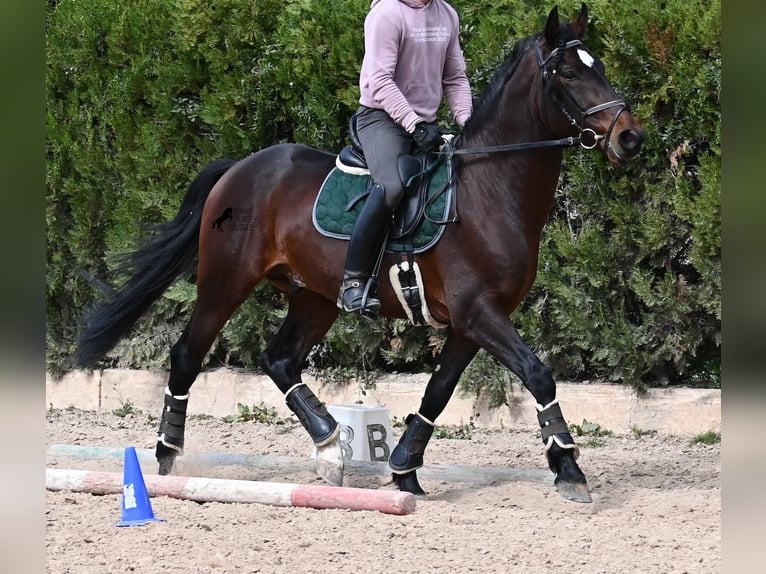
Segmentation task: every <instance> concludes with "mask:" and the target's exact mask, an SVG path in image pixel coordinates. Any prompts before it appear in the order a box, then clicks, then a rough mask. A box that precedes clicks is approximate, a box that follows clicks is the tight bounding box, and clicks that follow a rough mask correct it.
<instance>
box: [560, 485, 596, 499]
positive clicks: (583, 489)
mask: <svg viewBox="0 0 766 574" xmlns="http://www.w3.org/2000/svg"><path fill="white" fill-rule="evenodd" d="M556 490H558V491H559V494H560V495H561V496H562V497H564V498H566V499H567V500H572V501H574V502H593V499H592V498H591V496H590V492H588V485H587V484H583V483H581V482H564V481H563V480H562V481H561V482H557V483H556Z"/></svg>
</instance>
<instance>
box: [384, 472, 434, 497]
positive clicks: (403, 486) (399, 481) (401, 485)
mask: <svg viewBox="0 0 766 574" xmlns="http://www.w3.org/2000/svg"><path fill="white" fill-rule="evenodd" d="M391 478H392V480H393V481H394V484H395V485H396V486H397V488H398V489H399V490H401V491H402V492H411V493H412V494H417V495H424V494H425V493H426V491H425V490H423V489H422V488H421V486H420V483H419V482H418V475H417V474H416V472H415V471H414V470H411V471H410V472H405V473H404V474H396V473H392V474H391Z"/></svg>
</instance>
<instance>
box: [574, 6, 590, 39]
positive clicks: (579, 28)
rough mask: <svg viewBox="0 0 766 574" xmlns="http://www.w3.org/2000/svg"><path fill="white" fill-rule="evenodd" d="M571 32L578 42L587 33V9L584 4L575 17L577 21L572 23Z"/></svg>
mask: <svg viewBox="0 0 766 574" xmlns="http://www.w3.org/2000/svg"><path fill="white" fill-rule="evenodd" d="M572 30H573V31H574V33H575V34H576V35H577V39H578V40H582V39H583V38H584V37H585V33H586V32H587V31H588V7H587V6H586V5H585V2H583V3H582V5H581V6H580V15H579V16H577V20H575V21H574V22H572Z"/></svg>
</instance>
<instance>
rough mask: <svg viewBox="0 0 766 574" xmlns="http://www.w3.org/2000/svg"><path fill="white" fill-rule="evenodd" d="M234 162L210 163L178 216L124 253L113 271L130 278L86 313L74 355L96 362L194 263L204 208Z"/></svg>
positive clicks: (87, 362) (83, 364) (79, 361)
mask: <svg viewBox="0 0 766 574" xmlns="http://www.w3.org/2000/svg"><path fill="white" fill-rule="evenodd" d="M235 163H236V162H235V161H234V160H231V159H219V160H215V161H213V162H211V163H209V164H208V165H207V166H206V167H205V168H204V169H203V170H202V171H201V172H200V173H199V175H197V177H196V178H195V179H194V181H193V182H192V183H191V185H190V186H189V190H188V191H187V192H186V196H185V197H184V200H183V202H182V203H181V207H180V208H179V210H178V214H177V215H176V217H175V219H173V220H172V221H170V222H168V223H164V224H160V225H156V226H152V228H151V229H152V231H153V235H152V236H151V237H150V238H149V240H148V241H147V242H146V244H144V245H143V246H142V247H140V248H139V249H137V250H136V251H133V252H130V253H126V254H124V255H122V256H121V257H120V259H119V265H118V266H117V268H116V269H114V271H112V272H111V274H112V275H115V276H116V275H123V274H126V273H127V274H130V278H129V279H128V280H127V281H126V282H125V283H124V284H123V285H122V286H121V287H120V288H118V289H117V290H116V291H114V292H113V293H112V296H111V297H110V298H109V299H108V300H107V301H104V302H103V303H101V304H99V305H98V306H96V307H95V308H94V309H93V310H92V311H91V312H90V313H89V314H88V315H87V317H86V318H85V320H84V321H83V324H82V326H81V330H80V334H79V337H78V340H77V348H76V350H75V354H74V361H75V363H76V364H77V365H78V366H80V367H92V366H94V365H95V363H96V362H97V361H98V360H100V359H101V358H102V357H103V356H104V355H105V354H106V353H108V352H109V351H110V350H111V349H112V348H113V347H114V346H115V345H116V344H117V342H118V341H119V340H120V338H122V336H123V335H125V334H126V333H127V332H128V331H129V330H130V329H131V328H132V327H133V325H134V324H135V322H136V321H138V319H139V318H140V317H141V315H143V314H144V313H145V312H146V310H147V309H148V308H149V306H150V305H151V304H152V303H153V302H154V301H156V300H157V299H158V298H159V297H160V295H162V293H163V292H164V291H165V290H166V289H167V288H168V286H169V285H170V284H171V283H172V282H173V281H174V280H175V279H176V278H177V277H179V276H180V275H181V274H182V273H184V272H185V271H188V270H190V269H191V267H192V264H193V263H194V261H195V259H196V257H197V254H198V251H199V233H200V222H201V220H202V208H203V206H204V205H205V201H206V200H207V197H208V195H210V191H211V190H212V189H213V186H214V185H215V184H216V182H217V181H218V180H219V179H220V178H221V176H223V174H224V173H226V172H227V171H228V170H229V168H231V166H232V165H234V164H235Z"/></svg>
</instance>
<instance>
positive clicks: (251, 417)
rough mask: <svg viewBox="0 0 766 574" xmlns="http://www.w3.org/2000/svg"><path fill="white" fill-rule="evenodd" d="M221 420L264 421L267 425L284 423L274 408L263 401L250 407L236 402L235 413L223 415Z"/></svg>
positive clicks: (237, 421) (234, 421)
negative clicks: (265, 404)
mask: <svg viewBox="0 0 766 574" xmlns="http://www.w3.org/2000/svg"><path fill="white" fill-rule="evenodd" d="M223 420H224V421H225V422H227V423H266V424H269V425H281V424H284V423H285V421H284V419H281V418H280V417H279V415H278V414H277V411H276V410H275V409H272V408H270V407H267V406H264V404H263V403H261V404H260V405H253V406H252V407H249V406H247V405H243V404H242V403H237V414H235V415H229V416H226V417H223Z"/></svg>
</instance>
